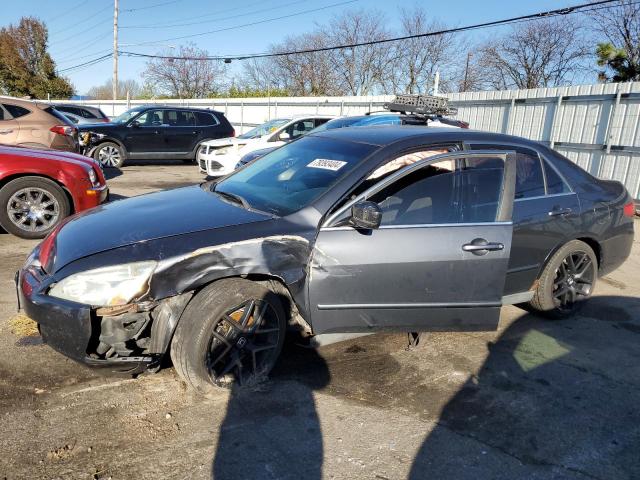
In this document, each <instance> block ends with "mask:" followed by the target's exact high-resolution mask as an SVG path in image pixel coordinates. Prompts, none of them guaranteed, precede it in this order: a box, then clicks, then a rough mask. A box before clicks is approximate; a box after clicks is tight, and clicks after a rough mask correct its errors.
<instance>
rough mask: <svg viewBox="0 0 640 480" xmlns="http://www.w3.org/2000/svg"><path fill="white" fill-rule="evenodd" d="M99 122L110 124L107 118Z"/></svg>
mask: <svg viewBox="0 0 640 480" xmlns="http://www.w3.org/2000/svg"><path fill="white" fill-rule="evenodd" d="M100 121H101V122H104V123H109V122H111V120H109V119H108V118H103V119H101V120H100Z"/></svg>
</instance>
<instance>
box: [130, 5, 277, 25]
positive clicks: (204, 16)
mask: <svg viewBox="0 0 640 480" xmlns="http://www.w3.org/2000/svg"><path fill="white" fill-rule="evenodd" d="M267 1H268V0H267ZM264 3H265V1H264V0H260V1H259V2H253V3H250V4H248V5H245V6H243V7H237V8H230V9H227V10H219V11H217V12H215V13H205V14H204V15H198V18H208V17H214V18H213V20H219V19H218V18H216V17H217V16H218V15H220V14H221V13H228V12H237V11H238V10H245V9H247V8H251V7H254V6H256V5H264ZM250 14H251V12H249V13H247V15H250ZM191 19H193V15H191V16H189V17H183V18H178V19H176V20H175V21H176V22H182V21H187V20H191ZM206 21H211V20H206ZM171 25H172V24H171V23H154V24H151V23H145V24H142V25H127V26H122V27H120V28H156V27H166V26H171Z"/></svg>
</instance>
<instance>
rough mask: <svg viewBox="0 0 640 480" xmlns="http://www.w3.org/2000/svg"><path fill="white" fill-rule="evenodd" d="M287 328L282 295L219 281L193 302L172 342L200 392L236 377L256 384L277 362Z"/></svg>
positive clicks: (177, 362)
mask: <svg viewBox="0 0 640 480" xmlns="http://www.w3.org/2000/svg"><path fill="white" fill-rule="evenodd" d="M285 330H286V318H285V313H284V310H283V308H282V303H281V301H280V299H279V297H278V295H277V294H275V293H274V292H272V291H271V290H269V289H268V288H266V287H264V286H263V285H261V284H258V283H255V282H252V281H249V280H244V279H240V278H232V279H224V280H219V281H217V282H214V283H212V284H211V285H209V286H207V287H205V288H204V289H203V290H202V291H200V292H199V293H198V294H197V295H196V296H195V297H194V298H193V299H192V300H191V302H189V305H188V306H187V308H186V309H185V311H184V314H183V315H182V318H181V319H180V323H179V324H178V327H177V328H176V332H175V335H174V337H173V341H172V343H171V360H172V361H173V364H174V366H175V368H176V371H177V373H178V375H180V377H181V378H182V379H183V380H184V381H185V382H186V383H187V385H188V386H190V387H192V388H194V389H195V390H197V391H198V392H200V393H207V392H208V391H211V390H212V389H215V388H216V387H223V386H228V385H230V384H231V383H232V382H234V381H237V382H238V383H240V384H252V383H255V382H257V381H260V380H261V379H262V378H264V377H266V375H267V374H268V373H269V372H270V371H271V369H272V368H273V366H274V365H275V362H276V360H277V358H278V356H279V354H280V351H281V350H282V344H283V341H284V336H285Z"/></svg>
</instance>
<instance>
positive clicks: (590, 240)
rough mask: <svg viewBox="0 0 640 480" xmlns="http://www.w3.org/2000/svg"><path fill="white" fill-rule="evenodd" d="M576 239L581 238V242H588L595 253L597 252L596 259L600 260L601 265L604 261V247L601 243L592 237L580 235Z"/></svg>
mask: <svg viewBox="0 0 640 480" xmlns="http://www.w3.org/2000/svg"><path fill="white" fill-rule="evenodd" d="M576 240H580V241H581V242H584V243H586V244H587V245H589V246H590V247H591V248H592V250H593V253H595V254H596V259H597V260H598V267H600V264H601V263H602V257H601V255H602V247H601V246H600V244H599V243H598V242H597V241H596V240H594V239H593V238H590V237H580V238H576Z"/></svg>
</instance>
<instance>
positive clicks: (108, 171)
mask: <svg viewBox="0 0 640 480" xmlns="http://www.w3.org/2000/svg"><path fill="white" fill-rule="evenodd" d="M102 173H103V174H104V178H105V180H107V181H109V180H113V179H114V178H118V177H119V176H120V175H122V170H120V169H119V168H115V167H106V168H103V169H102Z"/></svg>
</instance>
